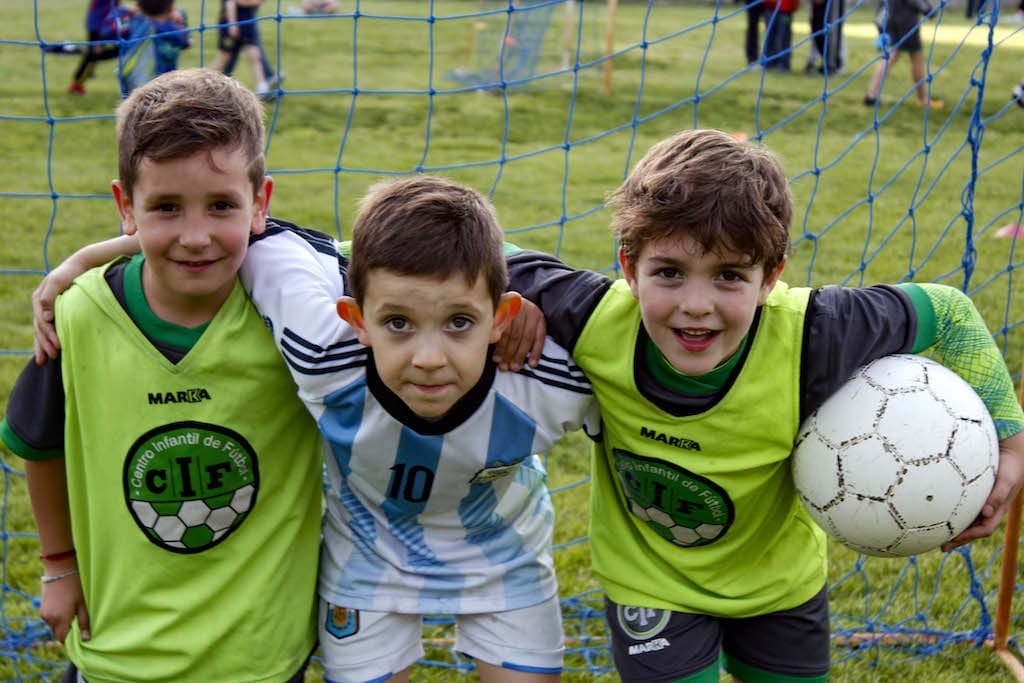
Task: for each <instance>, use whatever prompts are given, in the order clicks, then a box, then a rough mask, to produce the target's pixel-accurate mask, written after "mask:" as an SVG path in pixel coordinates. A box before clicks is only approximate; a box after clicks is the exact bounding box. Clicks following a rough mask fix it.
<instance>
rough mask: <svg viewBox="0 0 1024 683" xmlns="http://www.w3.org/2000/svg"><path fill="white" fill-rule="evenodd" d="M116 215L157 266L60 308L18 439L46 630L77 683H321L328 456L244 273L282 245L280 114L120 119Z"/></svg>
mask: <svg viewBox="0 0 1024 683" xmlns="http://www.w3.org/2000/svg"><path fill="white" fill-rule="evenodd" d="M117 132H118V148H119V159H118V175H119V179H118V180H116V181H114V182H113V193H114V198H115V200H116V202H117V206H118V210H119V212H120V215H121V219H122V226H123V229H124V231H125V233H127V234H129V235H134V236H135V237H136V238H137V239H138V243H139V245H141V249H142V253H141V255H139V256H136V257H134V258H131V259H129V260H119V261H116V262H114V263H112V264H108V265H107V266H104V267H102V268H96V269H93V270H91V271H89V272H87V273H85V274H84V275H83V276H81V277H79V278H78V279H77V280H75V283H74V285H73V286H72V287H71V288H70V289H68V290H67V291H66V292H65V293H64V294H63V295H61V297H60V299H59V300H58V302H57V306H56V325H57V329H58V331H59V334H60V340H61V345H62V349H63V353H62V354H61V356H60V359H59V360H56V361H55V360H50V361H47V362H46V363H44V364H43V365H36V364H34V363H32V362H30V363H29V364H28V365H27V367H26V368H25V369H24V371H23V372H22V374H21V375H20V376H19V378H18V380H17V383H16V385H15V387H14V389H13V391H12V393H11V397H10V401H9V402H8V406H7V413H6V417H5V419H4V421H3V422H2V423H0V436H2V438H3V441H4V442H5V443H6V444H7V446H8V447H9V448H10V449H11V450H12V451H13V452H14V453H16V454H17V455H19V456H21V457H23V458H25V474H26V479H27V483H28V488H29V495H30V498H31V502H32V508H33V513H34V515H35V518H36V523H37V526H38V530H39V543H40V549H41V559H42V562H43V572H44V575H43V578H42V581H43V586H42V596H41V597H42V604H41V606H40V613H41V615H42V617H43V619H44V621H46V623H47V624H48V625H49V626H50V627H51V629H52V630H53V632H54V635H55V636H56V637H57V638H58V639H59V640H60V641H62V642H64V643H65V646H66V648H67V653H68V657H69V659H70V660H71V662H72V665H71V667H70V668H69V670H68V673H67V675H66V676H65V680H66V681H75V680H82V679H84V680H87V681H89V683H103V682H104V681H140V682H145V681H176V682H178V683H186V682H193V683H209V682H210V681H217V682H218V683H229V682H232V681H233V682H237V683H252V682H253V681H266V682H268V683H270V682H274V683H278V682H281V681H292V682H298V681H301V680H302V678H303V674H304V669H305V664H306V661H307V659H308V656H309V655H310V653H311V651H312V649H313V647H314V644H315V624H314V614H315V579H316V567H317V557H318V547H319V531H320V529H319V523H320V511H321V502H320V493H321V458H320V452H321V443H322V441H321V439H320V436H319V432H318V430H317V427H316V425H315V423H313V421H311V420H310V419H309V416H308V413H307V411H306V410H305V408H304V406H303V405H302V403H301V401H299V400H298V399H297V398H296V397H295V395H294V384H293V382H292V380H291V378H290V376H289V374H288V372H287V371H286V369H285V368H284V367H283V366H282V364H281V360H280V356H279V354H278V353H277V351H276V349H275V347H274V344H273V341H272V339H271V338H270V336H269V335H268V334H267V330H266V327H265V326H264V325H263V323H262V320H261V318H260V316H259V314H258V313H257V312H256V310H255V309H254V308H253V307H252V306H251V304H250V302H249V300H248V298H247V297H246V294H245V291H244V290H243V289H242V287H241V285H240V283H239V282H238V277H237V273H238V269H239V266H240V265H241V263H242V259H243V258H244V257H245V254H246V250H247V245H248V241H249V237H250V235H252V234H257V233H260V232H262V231H263V229H264V226H265V221H266V212H267V206H268V204H269V201H270V195H271V190H272V182H271V179H270V178H269V177H267V176H265V175H264V158H263V133H264V129H263V120H262V111H261V106H260V103H259V101H258V100H257V99H256V97H255V96H254V95H253V94H252V93H251V92H249V91H248V90H247V89H245V88H244V87H242V86H241V85H240V84H238V83H237V82H236V81H233V80H232V79H230V78H228V77H226V76H223V75H222V74H219V73H216V72H212V71H204V70H188V71H175V72H171V73H169V74H165V75H164V76H161V77H158V78H156V79H154V80H153V81H150V82H149V83H148V84H146V85H144V86H142V87H140V88H138V89H136V90H135V91H134V92H133V93H132V95H131V96H130V97H129V98H128V99H126V100H125V101H124V102H123V103H122V105H121V107H120V108H119V110H118V129H117Z"/></svg>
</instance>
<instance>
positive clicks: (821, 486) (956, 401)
mask: <svg viewBox="0 0 1024 683" xmlns="http://www.w3.org/2000/svg"><path fill="white" fill-rule="evenodd" d="M998 466H999V443H998V439H997V437H996V430H995V426H994V425H993V423H992V418H991V417H990V416H989V414H988V410H987V409H986V408H985V404H984V403H982V401H981V399H980V398H978V395H977V394H975V393H974V390H973V389H971V387H970V385H968V384H967V383H966V382H965V381H964V380H962V379H961V378H960V377H959V376H957V375H956V374H955V373H954V372H952V371H951V370H949V369H947V368H945V367H943V366H942V365H939V364H938V363H936V362H934V361H931V360H928V359H926V358H922V357H920V356H913V355H893V356H886V357H884V358H880V359H878V360H876V361H873V362H871V363H869V364H867V365H865V366H864V367H862V368H861V369H860V370H858V371H857V372H856V373H855V374H854V376H853V377H852V378H851V379H850V380H849V381H847V382H846V384H844V385H843V386H842V387H840V388H839V390H838V391H836V393H835V394H833V395H832V396H830V397H829V398H828V400H826V401H825V402H824V403H823V404H822V405H821V407H819V408H818V409H817V410H816V411H815V412H814V413H813V414H811V415H810V416H809V417H808V418H807V420H805V421H804V424H803V425H801V427H800V431H799V434H798V435H797V439H796V446H795V450H794V451H793V457H792V468H793V480H794V483H795V484H796V489H797V492H798V493H799V495H800V498H801V500H802V501H803V503H804V505H805V507H806V508H807V511H808V512H809V513H810V515H811V517H812V518H813V519H814V520H815V521H816V522H817V523H818V524H819V525H820V526H821V527H822V528H823V529H824V530H825V531H826V532H827V533H828V534H829V535H831V536H832V537H833V538H835V539H836V540H838V541H839V542H841V543H843V544H844V545H846V546H847V547H849V548H852V549H854V550H856V551H858V552H861V553H865V554H867V555H877V556H883V557H899V556H907V555H916V554H918V553H922V552H925V551H927V550H931V549H933V548H937V547H938V546H940V545H942V544H943V543H945V542H946V541H948V540H950V539H952V538H953V537H955V536H956V535H958V534H959V533H960V532H961V531H963V530H964V529H966V528H967V527H968V526H970V524H971V522H972V521H974V519H975V518H976V517H977V516H978V513H979V512H980V511H981V508H982V506H983V505H984V503H985V500H986V499H987V498H988V494H989V493H990V492H991V490H992V485H993V484H994V482H995V475H996V470H997V468H998Z"/></svg>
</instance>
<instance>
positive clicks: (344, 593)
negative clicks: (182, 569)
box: [241, 221, 600, 614]
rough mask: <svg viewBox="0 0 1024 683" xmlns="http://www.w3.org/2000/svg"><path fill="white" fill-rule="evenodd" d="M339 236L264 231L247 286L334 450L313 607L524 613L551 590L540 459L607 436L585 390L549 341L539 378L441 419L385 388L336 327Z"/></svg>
mask: <svg viewBox="0 0 1024 683" xmlns="http://www.w3.org/2000/svg"><path fill="white" fill-rule="evenodd" d="M347 264H348V261H347V259H346V258H345V257H343V256H340V255H339V254H338V250H337V245H336V243H335V242H334V240H332V239H331V238H329V237H327V236H325V235H322V234H320V233H313V232H310V231H305V230H302V229H300V228H296V227H295V226H291V225H289V224H286V223H283V222H281V221H271V222H269V223H268V227H267V231H266V233H265V234H264V235H263V236H262V237H260V238H258V239H257V240H255V241H254V242H253V244H252V245H251V246H250V249H249V253H248V255H247V257H246V260H245V263H244V265H243V267H242V271H241V275H242V282H243V284H244V285H245V288H246V289H247V290H248V291H249V292H250V294H251V296H252V299H253V301H254V303H255V304H256V307H257V309H259V311H260V313H261V314H262V315H263V318H264V320H265V321H266V323H267V326H268V327H269V328H270V329H271V331H272V333H273V336H274V339H275V341H276V343H277V345H278V348H279V349H280V350H281V354H282V355H283V356H284V359H285V361H286V362H287V364H288V366H289V368H290V369H291V372H292V376H293V377H294V378H295V381H296V383H297V384H298V386H299V395H300V397H301V398H302V400H303V401H304V402H305V404H306V406H307V407H308V408H309V410H310V411H311V412H312V414H313V416H314V418H316V420H317V422H318V424H319V425H320V429H321V432H322V433H323V434H324V436H325V438H326V441H327V442H328V451H329V452H328V453H326V454H325V480H326V513H325V518H324V526H323V544H322V548H321V560H320V578H319V591H320V596H321V597H322V598H324V599H325V600H327V601H328V602H331V603H333V604H336V605H340V606H344V607H349V608H355V609H367V610H374V611H383V612H400V613H409V614H418V613H420V614H428V613H444V614H468V613H479V612H497V611H504V610H511V609H519V608H522V607H527V606H530V605H534V604H537V603H540V602H542V601H544V600H546V599H547V598H549V597H551V596H552V595H554V594H555V593H556V591H557V586H556V580H555V573H554V567H553V561H552V556H551V535H552V529H553V523H554V513H553V509H552V506H551V500H550V497H549V494H548V491H547V486H546V483H545V479H546V473H545V471H544V468H543V464H542V462H541V460H540V458H539V457H538V456H537V455H536V454H537V453H542V452H544V451H546V450H548V449H549V448H550V447H551V445H552V444H553V443H554V442H555V441H557V440H558V439H559V438H560V437H561V436H563V435H564V434H565V433H566V432H568V431H572V430H576V429H579V428H585V430H586V431H587V433H588V434H590V435H592V436H595V437H596V435H597V434H598V432H599V429H600V422H599V417H598V412H597V404H596V401H595V399H594V397H593V392H592V389H591V387H590V384H589V383H588V382H587V380H586V378H585V377H584V375H583V373H582V372H581V371H580V370H579V368H578V367H576V365H575V364H574V363H573V362H572V360H571V358H570V356H569V354H568V352H567V351H566V350H565V349H563V348H562V347H560V346H559V345H557V344H556V343H555V342H553V341H551V340H548V341H547V342H546V344H545V346H544V351H543V358H542V360H541V363H540V365H539V366H538V367H537V368H535V369H534V368H528V367H527V368H525V369H524V370H522V371H521V372H517V373H511V372H498V371H497V370H496V367H495V366H494V364H493V363H488V364H487V366H486V369H485V371H484V374H483V377H482V378H481V379H480V381H479V382H478V383H477V385H476V386H475V387H474V388H473V389H472V390H470V392H469V393H468V394H467V395H466V396H465V397H463V398H462V399H461V400H460V401H459V402H458V403H457V404H456V405H455V406H454V407H453V408H452V410H451V411H449V413H448V414H447V415H446V416H445V417H444V418H442V419H441V420H439V421H426V420H423V419H420V418H418V417H417V416H416V415H415V414H413V413H412V412H411V411H410V410H409V409H408V407H406V406H405V404H403V403H402V402H401V401H400V400H399V399H398V397H397V396H395V395H394V394H393V393H392V392H391V391H390V390H388V389H387V388H386V387H385V386H384V384H383V382H382V381H381V379H380V377H379V376H378V375H377V373H376V370H375V368H374V365H373V356H372V352H371V350H370V349H369V348H367V347H365V346H363V345H361V344H360V343H359V342H358V340H357V339H356V335H355V331H354V330H353V329H352V328H351V327H350V326H349V325H348V323H346V322H345V321H344V320H342V319H341V317H339V316H338V314H337V312H336V308H335V303H336V301H337V299H338V298H339V297H341V296H342V295H343V294H344V293H345V283H344V278H345V271H346V268H347Z"/></svg>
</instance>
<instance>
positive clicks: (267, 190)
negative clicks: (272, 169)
mask: <svg viewBox="0 0 1024 683" xmlns="http://www.w3.org/2000/svg"><path fill="white" fill-rule="evenodd" d="M273 193H274V179H273V178H271V177H270V176H268V175H267V176H263V187H261V188H260V191H259V192H257V193H256V197H255V198H254V200H253V206H252V227H250V229H249V231H250V232H252V234H254V235H259V234H260V233H262V232H263V231H264V230H266V229H267V214H268V213H269V212H270V195H272V194H273Z"/></svg>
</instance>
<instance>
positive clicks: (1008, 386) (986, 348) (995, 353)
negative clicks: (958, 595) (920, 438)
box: [918, 284, 1024, 550]
mask: <svg viewBox="0 0 1024 683" xmlns="http://www.w3.org/2000/svg"><path fill="white" fill-rule="evenodd" d="M918 287H920V288H921V290H923V291H924V292H925V293H926V294H927V295H928V299H929V300H930V301H931V304H932V309H933V311H934V314H935V319H934V325H935V334H934V339H935V344H934V350H935V360H937V361H938V362H940V363H942V364H943V365H945V366H946V367H948V368H949V369H950V370H953V371H954V372H955V373H957V374H958V375H960V376H961V377H962V378H963V379H964V380H965V381H967V383H968V384H970V385H971V387H972V388H973V389H974V391H975V392H976V393H977V394H978V396H979V397H981V400H982V401H983V402H984V403H985V407H986V408H988V411H989V414H990V415H991V416H992V421H993V422H994V423H995V426H996V433H997V435H998V437H999V469H998V471H997V472H996V481H995V485H994V486H993V487H992V492H991V493H990V494H989V496H988V499H987V500H986V501H985V505H984V507H983V508H982V511H981V514H980V515H979V516H978V519H977V520H975V522H974V523H973V524H972V525H971V526H970V527H969V528H968V529H967V530H965V531H964V532H963V533H961V534H960V535H959V536H957V537H956V538H954V539H953V540H952V541H950V542H949V543H947V544H946V545H944V546H943V549H944V550H949V549H950V548H955V547H956V546H958V545H963V544H964V543H967V542H968V541H971V540H974V539H975V538H982V537H985V536H989V535H990V534H991V533H992V532H993V531H995V529H996V527H997V526H998V525H999V522H1000V521H1001V520H1002V517H1003V514H1004V513H1005V512H1006V509H1007V508H1008V506H1009V504H1010V503H1011V502H1012V501H1013V499H1014V498H1015V497H1016V496H1017V493H1018V492H1019V491H1020V490H1021V486H1022V485H1024V410H1022V409H1021V403H1020V400H1019V399H1018V397H1017V395H1016V393H1015V392H1014V389H1013V379H1012V378H1011V377H1010V372H1009V369H1008V368H1007V366H1006V361H1005V360H1004V359H1003V356H1002V354H1001V353H1000V351H999V348H998V347H997V346H996V344H995V341H994V340H993V339H992V335H991V333H990V332H989V331H988V328H987V327H986V326H985V322H984V320H983V319H982V317H981V314H980V313H979V312H978V309H977V308H976V307H975V306H974V303H973V302H972V301H971V300H970V299H969V298H968V297H967V295H966V294H964V293H962V292H960V291H959V290H957V289H954V288H952V287H947V286H944V285H935V284H920V285H918ZM926 324H930V321H926Z"/></svg>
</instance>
